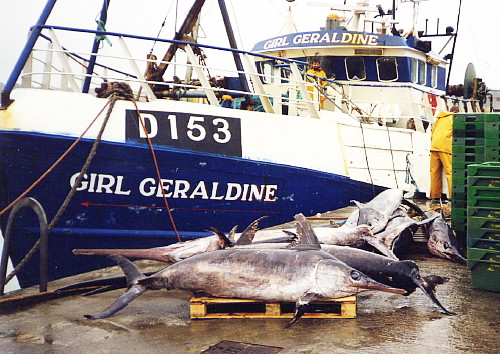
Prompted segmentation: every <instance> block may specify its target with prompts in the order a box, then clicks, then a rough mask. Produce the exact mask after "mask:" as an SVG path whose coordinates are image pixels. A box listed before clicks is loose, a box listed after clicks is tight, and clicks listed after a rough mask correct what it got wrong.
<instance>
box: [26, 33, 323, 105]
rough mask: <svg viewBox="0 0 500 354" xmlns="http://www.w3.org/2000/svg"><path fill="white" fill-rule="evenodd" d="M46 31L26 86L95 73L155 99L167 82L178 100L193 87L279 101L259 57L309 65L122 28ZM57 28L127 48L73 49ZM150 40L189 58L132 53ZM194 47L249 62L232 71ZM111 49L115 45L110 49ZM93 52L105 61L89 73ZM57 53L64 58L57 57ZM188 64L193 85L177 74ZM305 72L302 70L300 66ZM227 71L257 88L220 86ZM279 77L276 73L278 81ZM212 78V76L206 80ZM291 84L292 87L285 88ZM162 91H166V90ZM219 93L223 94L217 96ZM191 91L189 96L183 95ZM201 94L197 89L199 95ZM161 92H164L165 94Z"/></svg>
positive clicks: (97, 79)
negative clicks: (157, 71)
mask: <svg viewBox="0 0 500 354" xmlns="http://www.w3.org/2000/svg"><path fill="white" fill-rule="evenodd" d="M41 27H42V29H43V30H44V33H43V34H41V35H40V36H39V38H42V39H45V40H46V41H47V47H46V48H40V47H37V48H36V49H33V50H32V51H31V55H30V56H29V58H27V59H26V63H25V65H24V69H23V72H22V74H21V75H20V77H21V80H22V86H23V87H40V88H44V89H57V90H67V91H73V92H81V91H82V86H83V82H84V81H85V79H86V78H87V77H90V78H91V79H92V80H91V86H92V88H94V89H95V88H98V87H99V86H100V85H101V84H102V83H105V82H111V81H124V82H126V83H129V84H130V85H131V86H134V87H133V91H134V93H135V96H136V97H137V98H138V99H139V98H142V99H145V100H155V99H156V98H157V96H158V95H157V94H156V92H153V90H152V87H155V86H156V87H158V86H165V87H168V89H169V90H170V91H169V93H167V94H166V96H165V97H168V98H173V99H181V98H183V97H185V98H187V99H189V98H190V97H189V95H186V92H187V91H193V92H196V91H198V92H199V93H198V95H199V96H200V97H199V98H202V96H203V94H202V93H201V92H203V93H204V94H205V95H206V97H205V98H207V101H208V103H210V104H217V101H220V98H221V96H222V94H229V95H234V96H237V97H242V96H243V97H244V96H249V95H256V96H257V97H258V98H259V99H260V100H261V101H266V100H270V99H271V100H274V101H276V102H279V101H280V100H282V99H283V97H282V95H281V94H272V93H271V91H272V90H269V89H268V87H267V86H266V87H264V86H263V85H262V82H261V81H263V80H262V77H263V76H264V75H263V74H262V73H259V72H257V70H256V67H255V61H254V59H253V58H254V57H256V56H257V57H259V58H268V59H272V60H279V61H281V62H284V63H286V64H287V65H289V66H290V65H292V64H293V65H295V66H296V67H297V68H299V66H305V65H307V63H305V62H300V61H297V60H288V59H283V58H277V57H271V56H268V55H264V54H256V53H252V52H247V51H241V50H235V49H229V48H221V47H215V46H209V45H204V44H199V43H191V42H184V41H175V40H166V39H158V38H149V37H141V36H135V35H125V34H122V33H114V32H103V31H92V30H81V29H75V28H67V27H55V26H41ZM56 31H57V32H59V31H65V32H79V33H81V32H83V33H86V34H90V35H92V36H97V35H99V36H108V37H114V38H117V40H118V44H119V49H121V54H120V55H116V54H110V53H109V50H103V49H101V52H100V53H90V52H88V51H82V50H73V49H71V50H70V49H67V48H66V47H65V46H63V45H62V43H61V41H60V40H59V38H58V35H57V34H56ZM134 39H138V40H146V41H160V42H164V43H166V44H176V45H179V46H182V47H183V49H184V50H185V53H186V54H185V55H186V56H187V59H188V60H187V63H181V62H179V61H177V62H175V63H174V62H173V61H172V62H169V61H162V60H154V59H148V58H138V57H137V56H133V55H132V53H131V45H130V44H129V43H126V41H130V40H134ZM193 48H196V49H197V50H198V51H199V50H207V51H211V50H217V51H224V52H230V54H232V53H231V52H237V53H238V54H239V55H241V56H243V58H244V59H245V62H246V66H247V67H246V69H245V72H239V71H237V70H231V69H228V68H227V67H222V68H221V67H219V68H216V67H208V66H207V65H205V63H200V57H199V56H198V55H195V54H194V51H193ZM106 49H109V48H106ZM91 56H96V57H97V58H98V59H99V60H98V61H96V65H95V67H94V71H93V73H92V74H87V63H88V59H86V58H89V57H91ZM56 58H57V59H58V60H56ZM120 61H121V62H125V63H126V64H127V66H128V67H126V68H123V67H124V65H123V64H122V63H119V62H120ZM148 65H156V66H158V65H170V66H171V67H174V66H175V68H174V69H175V70H171V72H170V73H167V74H171V75H172V77H173V79H172V80H171V81H158V80H152V79H149V78H146V77H145V74H144V72H145V69H144V70H141V67H147V66H148ZM181 67H182V68H183V69H184V72H187V71H188V70H191V71H193V72H195V73H196V76H197V78H196V81H197V82H196V84H192V81H191V82H189V81H180V80H175V78H174V76H176V75H175V73H176V70H179V68H181ZM297 70H298V71H297V72H298V73H300V69H297ZM222 72H230V73H231V74H232V75H233V76H235V75H238V74H245V75H247V78H248V80H249V81H250V82H251V83H252V86H253V91H252V92H247V91H244V90H242V89H241V88H234V87H233V88H229V87H218V86H216V85H214V80H213V79H214V78H215V75H214V74H217V75H219V74H220V73H222ZM301 75H302V74H300V75H299V74H297V75H294V76H293V77H290V78H288V79H287V81H286V83H283V84H282V85H281V86H282V88H283V89H282V90H281V91H285V92H286V91H287V90H293V89H294V87H296V86H297V85H298V84H299V82H300V81H301V80H302V76H301ZM56 76H58V77H59V79H58V80H55V79H54V77H56ZM276 78H277V76H275V77H273V78H272V79H273V80H276ZM205 79H206V80H205ZM285 86H287V87H286V88H285ZM160 93H161V90H160ZM214 94H217V97H215V95H214ZM182 95H185V96H182ZM196 95H197V94H196V93H194V96H196ZM160 96H161V95H160ZM286 102H287V104H288V105H292V104H293V105H297V106H298V107H299V109H302V108H301V107H304V106H306V107H307V106H310V105H311V104H314V102H312V99H311V98H310V97H309V95H306V94H302V96H301V97H300V95H298V96H294V97H291V96H290V97H287V98H286ZM264 106H265V107H266V106H267V107H268V109H266V111H272V109H271V108H270V107H271V105H270V104H267V105H266V104H264Z"/></svg>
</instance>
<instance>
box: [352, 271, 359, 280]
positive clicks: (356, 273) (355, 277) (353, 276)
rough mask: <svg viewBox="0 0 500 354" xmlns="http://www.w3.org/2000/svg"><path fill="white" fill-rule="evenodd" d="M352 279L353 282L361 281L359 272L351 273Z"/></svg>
mask: <svg viewBox="0 0 500 354" xmlns="http://www.w3.org/2000/svg"><path fill="white" fill-rule="evenodd" d="M351 278H352V279H353V280H359V279H360V278H361V273H360V272H358V271H357V270H353V271H351Z"/></svg>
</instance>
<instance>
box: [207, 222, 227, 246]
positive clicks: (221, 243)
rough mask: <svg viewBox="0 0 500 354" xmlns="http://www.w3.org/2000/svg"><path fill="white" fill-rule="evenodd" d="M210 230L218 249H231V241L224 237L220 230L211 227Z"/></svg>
mask: <svg viewBox="0 0 500 354" xmlns="http://www.w3.org/2000/svg"><path fill="white" fill-rule="evenodd" d="M210 229H211V230H212V232H213V233H214V234H215V235H216V236H217V244H218V246H219V248H220V249H226V248H227V247H231V241H230V240H229V238H228V237H227V236H226V235H224V233H223V232H222V231H221V230H219V229H217V228H215V227H213V226H212V227H211V228H210Z"/></svg>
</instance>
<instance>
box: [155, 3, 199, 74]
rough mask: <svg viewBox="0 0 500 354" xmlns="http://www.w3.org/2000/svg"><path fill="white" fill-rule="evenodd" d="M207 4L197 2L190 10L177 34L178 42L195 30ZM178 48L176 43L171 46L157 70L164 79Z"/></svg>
mask: <svg viewBox="0 0 500 354" xmlns="http://www.w3.org/2000/svg"><path fill="white" fill-rule="evenodd" d="M204 3H205V0H196V1H195V2H194V4H193V6H192V7H191V10H189V13H188V15H187V16H186V18H185V19H184V22H183V23H182V26H181V28H180V29H179V32H177V33H176V34H175V37H174V39H175V40H178V41H182V40H183V38H184V35H185V34H187V33H191V31H192V30H193V27H194V26H195V24H196V22H197V21H198V15H199V13H200V11H201V8H202V7H203V4H204ZM177 48H179V45H178V44H176V43H172V44H170V47H169V48H168V50H167V52H166V53H165V56H164V57H163V59H162V61H163V63H161V64H160V65H158V69H157V72H156V73H157V74H158V76H159V77H162V76H163V74H165V71H167V68H168V64H169V62H170V61H171V60H172V58H173V57H174V55H175V52H176V51H177Z"/></svg>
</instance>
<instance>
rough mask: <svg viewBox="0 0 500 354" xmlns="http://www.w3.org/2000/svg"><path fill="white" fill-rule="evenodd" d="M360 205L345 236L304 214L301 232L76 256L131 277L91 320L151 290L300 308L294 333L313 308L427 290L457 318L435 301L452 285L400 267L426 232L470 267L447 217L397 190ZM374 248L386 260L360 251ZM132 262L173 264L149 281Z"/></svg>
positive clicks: (436, 249) (250, 231)
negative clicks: (369, 295) (101, 261)
mask: <svg viewBox="0 0 500 354" xmlns="http://www.w3.org/2000/svg"><path fill="white" fill-rule="evenodd" d="M354 203H355V204H356V205H357V206H358V209H357V210H355V211H354V212H353V213H352V214H351V215H350V216H349V218H348V219H347V220H346V222H345V223H344V224H343V225H342V226H341V227H338V228H331V227H312V226H311V224H310V223H309V221H308V220H307V219H306V218H305V217H304V215H302V214H298V215H296V216H295V227H294V228H290V229H281V230H259V229H258V223H259V221H260V219H258V220H256V221H254V222H253V223H251V224H250V225H249V226H248V227H247V228H246V229H245V230H244V231H243V232H242V233H241V234H238V233H236V227H235V228H233V229H232V230H231V231H230V232H229V233H228V234H227V235H226V234H224V233H223V232H221V231H220V230H218V229H216V228H212V231H213V233H214V236H209V237H204V238H200V239H196V240H191V241H187V242H180V243H177V244H174V245H169V246H165V247H157V248H151V249H142V250H134V249H128V250H123V249H121V250H120V249H107V250H100V249H77V250H74V251H73V253H74V254H78V255H106V256H109V257H111V258H112V259H113V260H115V261H116V262H117V264H118V265H119V266H120V267H121V269H122V271H123V272H124V274H125V278H126V286H127V288H128V290H127V291H126V292H124V293H123V294H122V295H121V296H120V297H119V298H118V299H117V300H116V301H115V302H114V303H113V304H112V305H111V306H110V307H108V308H107V309H106V310H104V311H103V312H101V313H100V314H98V315H94V316H92V315H86V316H85V317H87V318H89V319H101V318H107V317H109V316H112V315H114V314H115V313H116V312H118V311H119V310H121V309H123V308H124V307H125V306H127V305H128V304H129V303H130V302H131V301H132V300H134V299H135V298H136V297H138V296H139V295H141V294H142V293H143V292H145V291H146V290H158V289H162V288H165V289H167V290H168V289H179V290H187V291H192V292H196V293H200V292H201V293H206V294H209V295H212V296H216V297H229V298H242V299H253V300H262V301H267V302H271V301H273V302H294V303H295V305H296V306H295V313H294V317H293V319H292V321H291V322H290V323H289V324H288V325H287V327H288V326H290V325H292V324H293V323H295V322H296V321H297V320H299V318H300V317H301V316H302V315H303V314H304V313H305V312H306V310H307V308H308V305H309V304H310V302H311V301H314V300H318V299H325V298H340V297H345V296H349V295H354V294H357V293H359V292H361V291H366V290H379V291H384V292H391V293H395V294H401V295H405V296H407V295H410V294H411V293H413V292H414V291H415V290H416V289H417V288H420V289H421V290H422V291H423V292H424V293H425V294H426V295H427V296H428V297H429V298H430V299H431V301H432V302H433V303H434V304H435V305H436V306H437V307H439V308H440V310H441V311H442V312H443V313H445V314H448V315H453V313H452V312H450V311H448V310H447V309H446V308H445V307H444V306H443V305H442V304H441V303H440V302H439V300H438V299H437V298H436V296H435V289H436V286H437V285H439V284H442V283H444V282H445V281H447V279H446V278H444V277H440V276H435V275H432V276H427V277H421V276H420V272H419V268H418V266H417V264H416V263H415V262H413V261H410V260H403V261H400V260H398V255H400V254H401V253H402V252H403V251H404V249H405V247H407V246H408V244H409V243H410V242H411V240H412V237H413V235H414V233H415V232H416V230H417V229H418V228H419V227H420V226H422V225H423V226H424V227H425V229H426V232H427V234H428V239H429V241H428V243H427V245H428V248H429V251H430V252H431V253H432V254H434V255H437V256H439V257H442V258H446V259H450V260H452V261H460V262H463V261H464V258H463V256H462V255H461V254H460V251H459V246H458V242H457V240H456V238H455V236H454V234H453V232H452V231H451V229H450V228H449V227H448V225H447V223H446V220H445V219H444V216H443V215H442V214H439V213H434V212H432V213H427V214H426V213H424V212H423V211H422V210H421V209H420V208H419V207H418V206H416V205H414V204H412V203H410V202H409V201H406V200H404V199H403V192H402V191H401V190H398V189H388V190H385V191H383V192H382V193H380V194H379V195H377V196H376V197H375V198H374V199H373V200H371V201H370V202H368V203H366V204H364V205H363V204H361V203H358V202H356V201H354ZM403 206H406V207H409V208H411V209H413V210H414V211H415V212H416V213H417V214H418V215H419V216H420V218H421V220H415V219H413V218H410V217H409V216H408V213H407V210H406V209H405V208H404V207H403ZM257 235H258V236H259V237H257V238H256V236H257ZM367 245H369V246H372V247H373V248H374V249H375V250H377V251H378V252H380V253H381V254H377V253H374V252H370V251H367V250H363V249H360V248H362V247H365V246H367ZM129 258H131V259H152V260H158V261H163V262H169V263H173V264H172V265H170V266H167V267H166V268H164V269H163V270H160V271H159V272H156V273H152V274H148V275H145V274H143V273H142V272H141V271H140V270H139V269H138V268H137V267H136V266H135V265H134V264H133V263H132V262H131V261H130V260H129ZM114 281H115V285H113V284H108V287H107V288H105V289H106V291H107V290H111V289H116V288H119V287H122V286H123V281H117V279H116V278H115V279H114ZM101 284H105V283H101ZM117 284H119V285H117ZM98 292H99V291H98Z"/></svg>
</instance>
